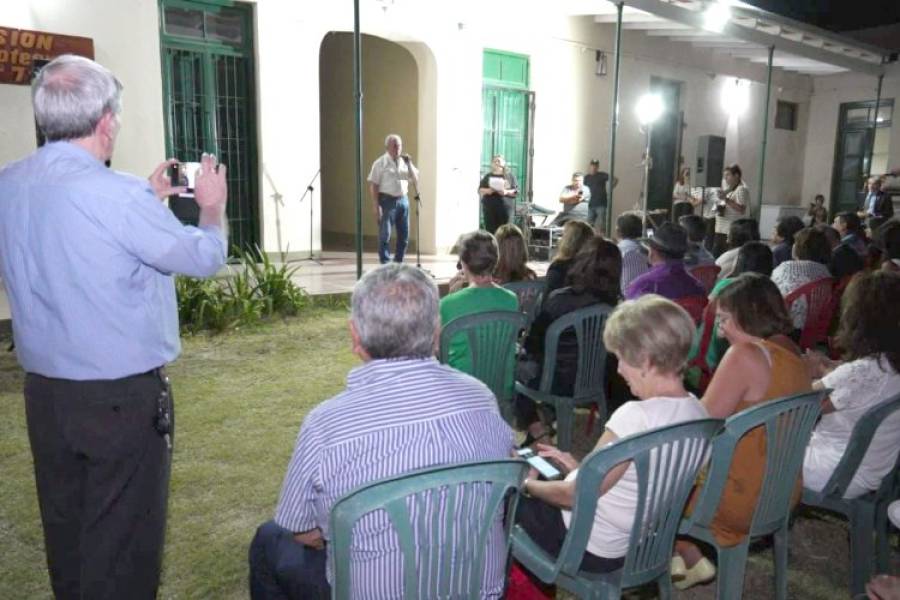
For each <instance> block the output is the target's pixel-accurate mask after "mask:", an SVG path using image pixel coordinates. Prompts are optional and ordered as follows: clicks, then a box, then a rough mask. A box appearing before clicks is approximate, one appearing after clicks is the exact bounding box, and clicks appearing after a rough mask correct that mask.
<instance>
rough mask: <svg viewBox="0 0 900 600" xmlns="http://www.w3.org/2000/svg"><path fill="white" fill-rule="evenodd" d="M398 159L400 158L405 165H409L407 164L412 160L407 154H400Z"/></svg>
mask: <svg viewBox="0 0 900 600" xmlns="http://www.w3.org/2000/svg"><path fill="white" fill-rule="evenodd" d="M400 158H402V159H403V160H404V161H405V162H406V164H409V162H410V161H411V160H412V157H411V156H410V155H409V154H401V155H400Z"/></svg>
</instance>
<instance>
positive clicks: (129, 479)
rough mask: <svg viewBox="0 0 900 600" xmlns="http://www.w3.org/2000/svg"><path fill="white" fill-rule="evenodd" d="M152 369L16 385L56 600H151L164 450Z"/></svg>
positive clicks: (164, 484) (165, 483)
mask: <svg viewBox="0 0 900 600" xmlns="http://www.w3.org/2000/svg"><path fill="white" fill-rule="evenodd" d="M167 388H168V385H167V382H166V380H165V375H164V374H163V372H162V370H161V369H158V370H154V371H150V372H148V373H144V374H142V375H134V376H131V377H126V378H123V379H115V380H97V381H72V380H67V379H51V378H47V377H42V376H40V375H35V374H32V373H29V374H28V375H27V376H26V378H25V409H26V415H27V419H28V436H29V439H30V441H31V452H32V455H33V457H34V476H35V480H36V483H37V491H38V502H39V505H40V510H41V521H42V522H43V526H44V544H45V546H46V551H47V565H48V567H49V570H50V580H51V583H52V585H53V593H54V594H55V596H56V598H57V600H59V599H69V598H72V599H87V598H90V599H91V600H94V599H107V598H109V599H113V598H115V599H119V598H129V599H133V600H137V599H145V598H148V599H152V598H155V597H156V592H157V588H158V587H159V573H160V567H161V565H162V548H163V535H164V532H165V523H166V502H167V499H168V487H169V474H170V468H171V458H172V454H171V450H170V449H169V447H168V445H167V443H166V441H165V439H164V438H163V437H162V436H161V435H160V434H159V432H157V430H156V427H155V420H156V416H157V410H158V407H159V406H160V402H161V398H163V399H165V398H168V409H169V413H170V417H171V419H174V412H173V410H172V405H171V394H169V395H168V396H167V397H166V396H163V395H162V392H163V391H168V389H167Z"/></svg>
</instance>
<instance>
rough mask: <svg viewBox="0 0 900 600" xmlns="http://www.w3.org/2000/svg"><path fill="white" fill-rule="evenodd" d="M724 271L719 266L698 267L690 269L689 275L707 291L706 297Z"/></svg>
mask: <svg viewBox="0 0 900 600" xmlns="http://www.w3.org/2000/svg"><path fill="white" fill-rule="evenodd" d="M721 271H722V268H721V267H720V266H719V265H716V264H712V265H700V266H698V267H693V268H691V269H688V273H689V274H690V276H691V277H693V278H694V279H696V280H697V281H699V282H700V285H702V286H703V287H704V288H705V289H706V295H707V296H708V295H709V293H710V292H712V289H713V288H714V287H715V285H716V280H717V279H718V278H719V273H720V272H721Z"/></svg>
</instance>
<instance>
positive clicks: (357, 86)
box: [353, 0, 363, 279]
mask: <svg viewBox="0 0 900 600" xmlns="http://www.w3.org/2000/svg"><path fill="white" fill-rule="evenodd" d="M353 99H354V101H355V104H356V105H355V107H354V110H355V112H356V161H355V162H356V278H357V279H359V278H360V277H362V253H363V225H362V202H363V176H362V173H363V171H362V169H363V164H362V161H363V151H362V119H363V113H362V52H361V43H360V34H359V0H353Z"/></svg>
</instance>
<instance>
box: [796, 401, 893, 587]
mask: <svg viewBox="0 0 900 600" xmlns="http://www.w3.org/2000/svg"><path fill="white" fill-rule="evenodd" d="M898 410H900V394H898V395H896V396H893V397H891V398H889V399H887V400H885V401H884V402H882V403H880V404H878V405H877V406H875V407H873V408H870V409H869V410H868V411H866V413H865V414H864V415H863V416H862V417H860V419H859V421H857V422H856V425H854V426H853V431H852V432H851V434H850V440H849V441H848V442H847V449H846V450H844V456H843V457H841V461H840V462H839V463H838V465H837V467H836V468H835V470H834V473H833V474H832V475H831V478H830V479H829V480H828V482H827V483H826V484H825V487H823V488H822V491H820V492H816V491H813V490H810V489H806V488H804V489H803V504H806V505H809V506H815V507H817V508H824V509H826V510H830V511H834V512H837V513H840V514H842V515H844V516H845V517H847V519H848V520H849V521H850V564H851V575H850V592H851V593H852V594H853V595H857V594H863V593H864V592H865V586H866V583H867V582H868V581H869V579H871V577H872V563H873V559H874V558H875V557H874V556H873V554H876V553H873V546H877V563H876V564H877V567H878V572H879V573H886V572H888V571H889V567H890V565H889V554H890V550H889V548H888V521H887V505H888V504H890V503H891V501H892V500H895V499H897V498H898V497H900V490H898V483H900V456H898V457H897V462H896V463H895V465H894V468H893V469H892V470H891V471H890V472H889V473H888V474H887V475H885V477H884V479H883V480H882V481H881V485H880V486H879V487H878V489H877V490H873V491H871V492H869V493H867V494H863V495H862V496H859V497H857V498H844V494H845V493H846V492H847V486H849V485H850V482H851V481H853V476H854V475H856V471H857V470H858V469H859V465H860V463H862V460H863V457H864V456H865V455H866V451H867V450H868V449H869V444H870V443H871V442H872V438H874V437H875V435H876V431H877V430H878V426H879V425H881V423H883V422H884V421H885V419H887V418H888V417H890V416H891V415H892V414H893V413H895V412H896V411H898ZM873 532H874V533H875V541H876V542H877V544H873V542H872V533H873Z"/></svg>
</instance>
